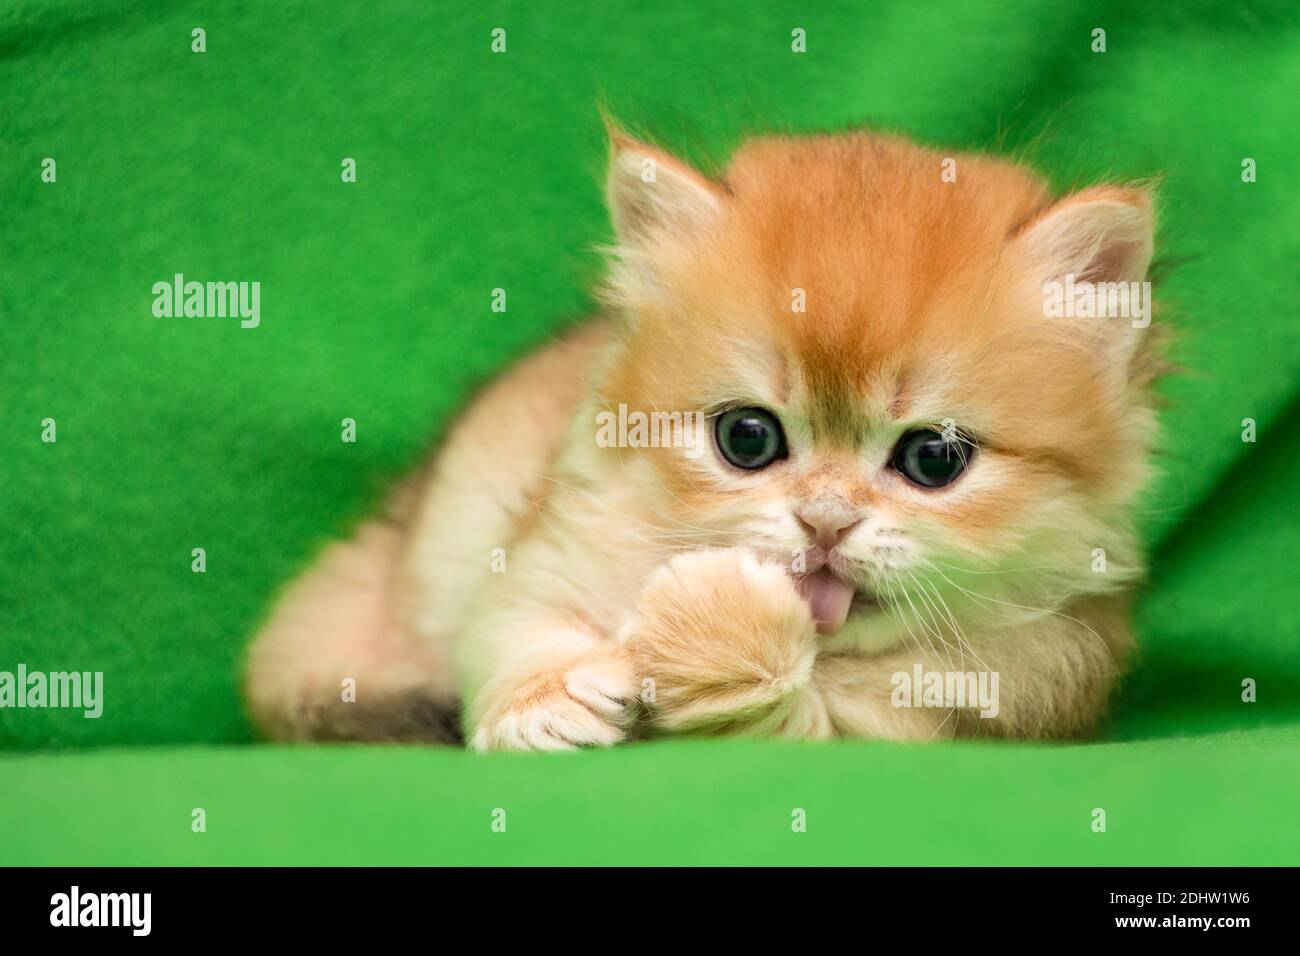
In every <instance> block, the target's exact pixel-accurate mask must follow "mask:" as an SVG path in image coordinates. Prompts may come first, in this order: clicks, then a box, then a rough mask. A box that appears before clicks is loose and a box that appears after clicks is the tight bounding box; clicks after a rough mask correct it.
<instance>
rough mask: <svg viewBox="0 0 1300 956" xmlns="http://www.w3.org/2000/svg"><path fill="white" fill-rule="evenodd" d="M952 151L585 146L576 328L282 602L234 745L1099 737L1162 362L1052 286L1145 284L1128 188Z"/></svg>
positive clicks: (890, 141) (1131, 329)
mask: <svg viewBox="0 0 1300 956" xmlns="http://www.w3.org/2000/svg"><path fill="white" fill-rule="evenodd" d="M955 160H956V165H955V172H956V179H955V181H951V179H952V177H951V175H949V176H943V175H941V173H942V172H943V170H944V168H945V166H944V156H943V155H941V154H938V153H935V152H931V151H929V150H925V149H922V148H919V147H917V146H915V145H913V144H912V143H909V142H907V141H905V140H903V139H899V138H893V137H887V136H880V135H873V134H867V133H855V134H847V135H836V136H819V137H811V138H784V137H781V138H763V139H757V140H753V141H751V142H749V143H747V144H746V145H745V146H744V147H743V148H742V149H740V150H739V152H738V153H737V154H736V156H735V157H734V159H733V161H732V163H731V165H730V166H729V168H728V169H727V170H726V172H725V174H724V175H723V176H722V177H721V178H720V179H711V178H708V177H706V176H704V175H702V174H700V173H699V172H697V171H695V170H694V169H692V168H690V167H689V166H688V165H686V164H685V163H683V162H681V161H679V160H677V159H675V158H673V157H671V156H669V155H667V154H665V153H663V152H661V151H660V150H658V149H656V148H653V147H651V146H648V145H646V144H644V143H640V142H637V141H635V140H633V139H631V138H629V137H627V136H626V135H624V134H622V133H618V132H615V133H614V134H613V145H612V160H611V165H610V173H609V187H608V198H609V206H610V211H611V215H612V217H613V220H614V224H615V227H616V231H617V235H618V247H617V249H616V250H614V256H613V257H612V263H611V267H610V270H609V275H608V278H607V281H606V283H605V285H604V288H603V290H602V291H603V299H604V301H605V302H606V304H607V306H608V315H607V317H605V318H601V319H597V320H593V321H592V322H590V323H589V324H587V325H585V326H583V327H581V328H579V329H578V330H576V331H574V332H573V333H571V334H570V335H568V336H567V337H566V338H564V339H563V340H561V341H559V342H556V343H554V344H552V345H549V346H547V347H546V348H544V349H542V350H541V351H539V352H537V353H536V354H534V355H533V356H531V357H530V358H528V359H527V360H526V361H524V362H522V363H520V364H519V365H518V366H516V367H515V368H513V369H511V370H510V371H508V372H507V373H505V374H504V375H503V376H502V377H501V378H500V379H499V380H498V381H497V382H496V383H495V384H493V385H492V386H491V387H490V388H488V389H487V390H486V391H485V392H484V393H483V394H482V395H481V396H480V397H479V398H478V399H477V400H476V401H475V402H474V403H473V404H472V405H471V407H470V408H469V410H468V411H467V412H466V413H465V415H464V416H463V418H462V420H461V421H460V422H459V423H458V425H457V426H456V427H455V429H454V430H453V432H452V433H451V435H450V437H449V438H448V440H447V442H446V443H445V446H444V447H443V448H442V449H441V450H440V452H439V453H438V455H437V456H436V458H435V459H434V460H433V463H432V465H431V467H430V469H429V470H428V473H427V474H421V475H419V476H415V477H413V478H412V479H411V480H409V481H408V482H407V483H406V484H405V485H404V487H403V488H402V489H401V490H400V492H399V493H398V494H397V495H396V496H395V497H394V500H393V502H392V503H391V504H390V507H389V509H388V511H387V513H386V514H385V515H384V516H383V517H381V518H377V519H374V520H372V521H370V522H367V523H366V524H364V525H363V526H362V527H361V528H360V529H359V530H358V532H357V533H356V534H355V536H354V537H353V538H351V539H350V540H348V541H346V542H343V543H340V544H337V545H335V546H333V547H332V548H331V549H329V550H328V551H326V553H325V554H323V555H322V556H321V557H320V558H319V559H318V561H317V563H316V564H315V565H314V566H313V567H312V568H311V569H310V570H309V571H308V572H307V573H306V574H305V575H304V576H303V577H302V578H301V579H300V580H299V581H297V582H296V583H294V584H293V585H292V587H291V588H290V589H289V590H288V592H287V593H286V594H285V595H284V596H283V597H282V598H281V600H280V601H279V603H278V604H277V606H276V607H275V609H274V611H273V613H272V615H271V617H270V619H269V621H268V623H267V624H266V626H265V628H264V630H263V631H262V633H261V634H260V635H259V636H258V638H257V640H256V642H255V644H254V646H253V648H252V651H251V656H250V666H249V672H248V695H249V701H250V704H251V708H252V711H253V714H254V717H255V719H256V721H257V723H258V724H259V725H260V727H261V728H262V729H263V730H264V732H265V733H267V734H268V735H270V736H272V737H276V738H282V739H292V740H306V739H375V740H431V741H433V740H452V739H456V734H457V730H458V728H457V723H456V720H455V714H456V712H457V710H458V709H460V708H461V707H463V729H464V736H465V737H466V738H467V739H468V741H469V743H470V745H471V746H472V747H475V748H477V749H484V750H492V749H512V750H514V749H557V748H568V747H573V746H580V745H589V744H613V743H616V742H618V741H620V740H623V739H624V738H625V737H626V736H627V735H628V734H629V733H630V732H633V731H634V730H635V731H637V732H646V731H656V730H657V731H660V732H710V733H761V734H772V735H781V736H789V737H804V738H827V737H836V736H845V737H886V738H896V739H914V738H917V739H924V738H930V737H935V736H945V737H946V736H953V735H976V734H992V735H1000V736H1010V737H1024V738H1055V737H1065V736H1070V735H1076V734H1079V733H1083V732H1086V731H1088V730H1089V729H1090V728H1092V727H1093V726H1094V725H1095V724H1096V722H1097V721H1098V719H1099V718H1100V717H1101V716H1102V714H1103V712H1104V710H1105V706H1106V701H1107V697H1108V694H1109V692H1110V690H1111V688H1112V686H1113V685H1114V683H1115V681H1116V678H1117V676H1118V675H1119V673H1120V671H1121V669H1122V667H1123V663H1124V660H1125V657H1126V655H1127V653H1128V651H1129V649H1130V646H1131V644H1132V637H1131V634H1130V628H1129V621H1128V613H1127V605H1128V600H1129V592H1130V590H1131V588H1132V586H1133V583H1134V581H1135V580H1136V578H1137V577H1138V576H1139V574H1140V572H1141V558H1140V555H1139V552H1138V548H1137V545H1136V542H1135V540H1134V535H1133V532H1132V529H1131V526H1130V521H1129V512H1130V509H1131V506H1132V503H1133V500H1134V496H1135V494H1136V493H1137V491H1138V490H1139V489H1140V487H1141V486H1142V484H1143V483H1144V481H1145V480H1146V478H1147V475H1148V458H1149V446H1150V444H1151V441H1152V437H1153V433H1154V428H1155V420H1154V415H1153V412H1152V409H1151V398H1150V394H1149V386H1150V384H1151V382H1152V380H1153V378H1154V377H1155V375H1156V373H1157V371H1158V368H1159V363H1158V357H1157V355H1156V349H1155V348H1154V346H1153V344H1152V341H1153V337H1152V336H1151V335H1150V334H1149V333H1150V330H1149V329H1146V328H1145V327H1144V326H1142V325H1141V323H1139V322H1131V321H1129V320H1128V319H1127V318H1115V317H1110V318H1089V317H1082V316H1079V317H1074V316H1071V317H1051V316H1049V315H1048V314H1047V310H1046V309H1045V304H1044V303H1045V289H1047V288H1051V287H1052V286H1051V283H1053V282H1057V281H1064V280H1065V279H1066V278H1067V277H1068V278H1069V279H1070V281H1073V282H1080V283H1081V282H1094V283H1097V282H1112V283H1130V282H1141V281H1142V280H1143V279H1145V275H1146V270H1147V266H1148V263H1149V261H1150V258H1151V252H1152V233H1153V223H1152V210H1151V201H1150V198H1149V196H1148V195H1147V194H1146V193H1145V192H1144V191H1142V190H1140V189H1135V188H1127V187H1120V186H1101V187H1096V188H1091V189H1085V190H1083V191H1081V192H1077V193H1075V194H1073V195H1069V196H1066V197H1064V198H1062V199H1053V198H1052V197H1051V196H1050V195H1049V192H1048V189H1047V187H1046V186H1045V184H1044V183H1043V182H1042V181H1041V180H1040V179H1039V178H1038V177H1037V176H1035V175H1033V174H1032V173H1030V172H1028V171H1026V170H1025V169H1023V168H1021V167H1018V166H1016V165H1012V164H1010V163H1007V162H1003V161H999V160H994V159H990V158H987V157H982V156H974V155H957V156H956V157H955ZM616 413H617V414H620V415H622V424H620V425H619V426H618V428H612V427H611V422H612V421H613V420H614V419H613V418H612V417H611V416H614V415H615V414H616ZM655 413H659V417H658V418H654V415H655ZM638 416H639V417H638ZM647 419H650V420H652V421H655V422H657V423H658V424H659V425H661V426H662V429H663V430H662V432H661V433H660V434H658V435H657V436H656V435H654V434H653V433H649V437H650V438H657V439H658V440H655V441H648V440H647V434H648V433H647V431H646V429H645V428H644V427H638V426H637V424H636V423H637V422H639V423H640V424H641V425H644V423H645V422H646V420H647ZM629 421H630V422H633V424H632V425H631V426H628V425H627V422H629ZM669 432H675V433H674V434H668V433H669ZM611 434H615V435H616V437H617V440H614V441H611V440H609V438H610V435H611ZM647 445H650V447H646V446H647ZM933 675H938V676H937V678H936V677H934V676H933ZM986 678H987V680H986ZM914 685H916V686H914ZM922 685H923V686H922ZM977 687H978V689H979V693H977V690H976V688H977ZM990 687H991V688H993V690H994V691H995V693H996V699H995V700H989V699H987V694H985V693H984V691H986V690H987V689H988V688H990Z"/></svg>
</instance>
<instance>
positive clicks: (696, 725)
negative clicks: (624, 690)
mask: <svg viewBox="0 0 1300 956" xmlns="http://www.w3.org/2000/svg"><path fill="white" fill-rule="evenodd" d="M621 637H622V640H623V642H624V643H625V645H626V646H627V648H628V650H629V651H630V652H631V654H632V658H633V661H634V662H635V665H636V670H637V677H638V681H639V682H640V681H644V682H645V683H644V686H643V690H642V694H641V699H642V701H643V702H644V703H645V705H646V709H647V710H648V712H649V715H650V718H651V720H652V722H653V724H654V726H656V727H658V728H660V729H663V730H666V731H670V732H675V733H692V732H695V733H715V734H716V733H742V734H764V735H772V736H788V737H804V738H820V737H827V736H830V735H831V733H832V728H831V724H830V721H829V719H828V717H827V713H826V709H825V707H824V706H823V704H822V702H821V699H820V696H819V695H818V694H817V692H816V690H815V688H814V687H813V685H812V677H813V664H814V660H815V658H816V640H817V639H816V628H815V625H814V623H813V619H812V615H811V612H810V611H809V609H808V605H807V604H806V603H805V602H804V600H803V599H802V598H801V597H800V596H799V592H798V591H797V590H796V589H795V585H794V582H793V580H791V578H790V577H789V575H787V574H786V573H785V570H784V569H783V568H782V567H780V566H779V565H775V564H767V563H763V562H761V561H760V560H759V559H758V558H756V557H755V556H754V555H753V554H751V553H750V552H747V551H743V550H720V551H703V552H695V553H689V554H682V555H679V556H677V557H676V558H674V559H673V560H672V561H670V562H669V563H668V564H667V565H665V566H664V567H662V568H660V569H659V570H658V571H656V572H655V573H654V574H653V575H652V576H651V578H650V580H649V581H648V582H647V584H646V586H645V588H644V589H643V591H642V593H641V596H640V599H639V601H638V607H637V616H636V618H635V620H634V621H633V622H632V623H631V624H630V625H628V627H626V628H625V629H624V632H623V634H622V635H621Z"/></svg>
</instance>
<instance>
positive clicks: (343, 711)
mask: <svg viewBox="0 0 1300 956" xmlns="http://www.w3.org/2000/svg"><path fill="white" fill-rule="evenodd" d="M402 544H403V539H402V531H401V528H400V526H399V525H398V524H397V523H396V522H394V521H390V520H380V519H376V520H372V521H368V522H366V523H364V524H363V525H362V526H361V527H360V528H358V529H357V532H356V533H355V534H354V535H353V536H352V537H351V538H350V539H348V540H346V541H340V542H337V543H335V544H333V545H331V546H330V547H329V548H327V549H326V550H325V551H324V552H323V553H322V554H321V555H320V556H319V557H318V558H317V559H316V561H315V562H314V564H313V565H312V567H311V568H310V569H309V570H308V571H307V572H306V573H305V574H304V575H303V576H302V577H300V578H299V579H297V580H296V581H294V583H293V584H292V585H291V586H290V587H289V588H288V589H287V590H286V591H285V593H284V594H283V595H281V596H280V598H279V600H278V601H277V602H276V604H275V607H274V609H273V611H272V613H271V615H270V617H269V618H268V619H267V621H266V622H265V624H264V625H263V627H262V629H261V631H260V632H259V633H258V635H257V638H256V640H255V641H254V642H253V644H252V645H251V647H250V649H249V656H248V663H247V671H246V675H245V684H246V686H245V690H246V694H247V699H248V702H249V707H250V709H251V711H252V715H253V719H254V722H255V723H256V724H257V726H258V727H259V729H260V730H261V731H262V733H264V734H265V735H266V736H268V737H271V738H272V739H276V740H297V741H305V740H373V741H389V742H421V743H455V742H458V739H459V731H458V728H457V722H458V711H459V703H458V701H457V694H456V689H455V685H454V681H453V678H452V673H451V667H450V664H449V662H448V661H447V660H446V659H445V655H444V654H443V653H442V652H441V650H440V648H439V647H438V646H437V645H435V644H432V643H430V642H426V641H420V640H417V639H416V638H415V637H414V636H413V635H411V634H409V633H408V632H407V629H406V627H405V626H404V625H403V623H402V622H401V620H400V615H399V614H397V612H396V608H397V602H396V601H395V599H394V591H395V589H396V586H397V581H396V575H397V568H398V561H399V557H400V554H401V550H402Z"/></svg>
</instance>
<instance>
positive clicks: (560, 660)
mask: <svg viewBox="0 0 1300 956" xmlns="http://www.w3.org/2000/svg"><path fill="white" fill-rule="evenodd" d="M467 643H468V644H469V645H470V646H471V647H472V648H474V650H473V651H472V653H473V655H474V656H475V657H476V658H477V659H478V660H477V661H476V662H475V664H474V666H472V667H471V668H470V669H471V670H474V671H478V672H480V673H488V674H490V675H491V676H489V677H488V678H487V680H486V681H485V682H484V683H483V685H482V688H481V689H480V690H479V691H478V692H477V693H475V694H473V695H472V700H471V704H470V712H469V720H468V726H469V727H470V728H472V736H471V737H470V746H471V747H472V748H473V749H475V750H565V749H570V748H573V747H581V746H609V745H611V744H615V743H618V742H619V741H620V740H622V739H623V738H624V736H625V735H626V731H627V724H628V722H629V719H630V715H631V711H630V707H631V705H632V703H633V701H634V698H635V693H636V688H635V685H634V683H633V678H634V674H633V671H632V665H631V661H630V660H629V658H628V655H627V653H626V651H625V650H624V649H623V648H622V647H621V646H620V645H619V644H618V643H617V642H615V641H612V640H609V639H602V638H600V637H598V636H596V635H595V634H593V633H592V632H590V631H589V630H587V629H586V628H585V627H584V626H583V625H582V624H580V623H578V622H574V621H565V620H563V619H560V618H556V619H551V620H548V619H546V618H545V617H542V616H537V617H528V616H520V615H518V614H511V613H509V612H507V613H505V614H499V615H494V616H492V617H491V618H489V619H487V620H484V621H481V622H479V623H478V624H477V625H476V626H475V628H474V631H473V632H472V634H471V640H470V641H469V642H467Z"/></svg>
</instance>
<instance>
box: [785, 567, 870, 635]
mask: <svg viewBox="0 0 1300 956" xmlns="http://www.w3.org/2000/svg"><path fill="white" fill-rule="evenodd" d="M797 586H798V588H799V593H800V594H801V595H803V599H804V600H805V601H807V602H808V607H809V609H810V610H811V611H812V616H813V620H815V621H816V622H817V633H818V634H834V633H836V632H837V631H839V629H840V628H842V627H843V626H844V622H845V621H846V620H847V619H848V616H849V611H850V610H851V609H852V608H853V606H854V605H855V603H860V601H856V600H855V599H861V598H862V597H863V595H860V594H858V590H857V588H856V587H855V586H854V585H853V582H852V581H846V580H844V578H842V577H840V576H839V575H837V574H835V573H834V572H833V571H831V570H830V569H829V568H822V569H821V570H819V571H814V572H813V573H812V574H805V575H804V576H803V577H802V578H800V579H799V581H798V582H797Z"/></svg>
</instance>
